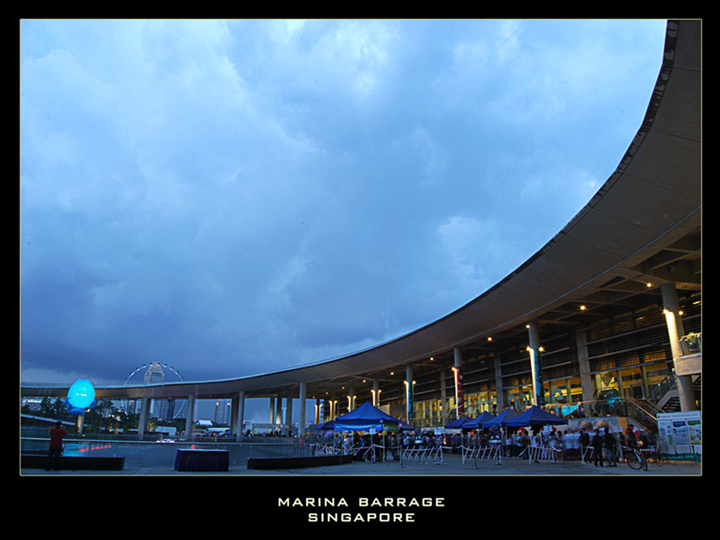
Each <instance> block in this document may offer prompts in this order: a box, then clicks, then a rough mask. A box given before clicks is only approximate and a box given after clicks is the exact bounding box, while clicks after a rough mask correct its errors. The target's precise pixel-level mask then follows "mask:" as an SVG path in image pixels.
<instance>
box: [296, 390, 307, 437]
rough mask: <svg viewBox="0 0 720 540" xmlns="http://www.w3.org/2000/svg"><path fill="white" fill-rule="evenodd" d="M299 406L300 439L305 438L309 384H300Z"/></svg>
mask: <svg viewBox="0 0 720 540" xmlns="http://www.w3.org/2000/svg"><path fill="white" fill-rule="evenodd" d="M298 402H299V403H298V405H299V407H300V412H299V414H298V437H300V438H302V437H304V436H305V413H306V409H307V383H304V382H301V383H300V391H299V396H298Z"/></svg>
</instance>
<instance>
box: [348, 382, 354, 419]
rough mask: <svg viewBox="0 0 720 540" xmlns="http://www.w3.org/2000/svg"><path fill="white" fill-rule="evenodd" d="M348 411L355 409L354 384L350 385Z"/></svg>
mask: <svg viewBox="0 0 720 540" xmlns="http://www.w3.org/2000/svg"><path fill="white" fill-rule="evenodd" d="M347 406H348V412H350V411H352V410H354V409H355V391H354V389H353V385H352V384H350V385H348V399H347Z"/></svg>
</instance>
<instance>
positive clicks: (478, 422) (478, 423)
mask: <svg viewBox="0 0 720 540" xmlns="http://www.w3.org/2000/svg"><path fill="white" fill-rule="evenodd" d="M493 418H495V415H494V414H492V413H489V412H487V411H485V412H484V413H482V414H481V415H480V416H478V417H476V418H473V419H472V420H470V421H469V422H465V423H464V424H463V425H462V428H463V429H480V428H483V427H485V426H484V425H483V424H484V423H485V422H487V421H489V420H492V419H493Z"/></svg>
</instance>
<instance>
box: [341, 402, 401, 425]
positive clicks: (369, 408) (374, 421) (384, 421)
mask: <svg viewBox="0 0 720 540" xmlns="http://www.w3.org/2000/svg"><path fill="white" fill-rule="evenodd" d="M399 423H400V421H399V420H397V419H395V418H393V417H392V416H390V415H388V414H385V413H384V412H382V411H381V410H380V409H378V408H377V407H374V406H373V405H371V404H370V402H367V401H366V402H365V403H364V404H362V405H360V406H359V407H358V408H356V409H355V410H352V411H350V412H349V413H347V414H344V415H342V416H338V417H337V418H335V430H346V431H369V430H371V429H375V430H377V431H382V430H383V429H384V428H385V426H388V425H392V426H397V425H398V424H399Z"/></svg>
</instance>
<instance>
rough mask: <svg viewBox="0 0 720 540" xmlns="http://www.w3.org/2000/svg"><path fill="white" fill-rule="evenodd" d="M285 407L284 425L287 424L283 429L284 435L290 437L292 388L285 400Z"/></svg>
mask: <svg viewBox="0 0 720 540" xmlns="http://www.w3.org/2000/svg"><path fill="white" fill-rule="evenodd" d="M286 403H287V407H286V408H285V424H287V428H286V429H285V434H286V435H289V436H292V423H293V422H292V417H293V391H292V388H290V389H289V390H288V393H287V398H286Z"/></svg>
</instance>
